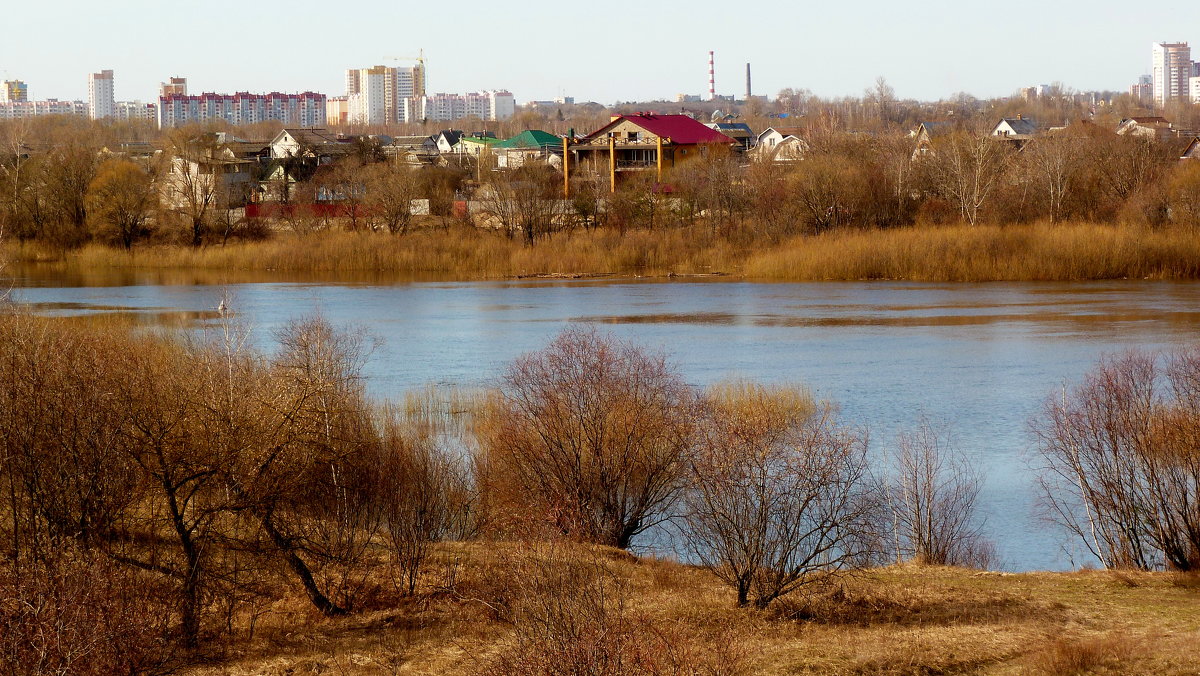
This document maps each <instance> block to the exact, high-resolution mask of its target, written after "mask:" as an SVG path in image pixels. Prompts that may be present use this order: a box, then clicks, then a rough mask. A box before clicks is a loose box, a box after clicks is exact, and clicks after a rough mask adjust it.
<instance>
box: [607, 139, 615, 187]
mask: <svg viewBox="0 0 1200 676" xmlns="http://www.w3.org/2000/svg"><path fill="white" fill-rule="evenodd" d="M608 191H609V192H616V191H617V139H616V138H614V137H612V136H609V137H608Z"/></svg>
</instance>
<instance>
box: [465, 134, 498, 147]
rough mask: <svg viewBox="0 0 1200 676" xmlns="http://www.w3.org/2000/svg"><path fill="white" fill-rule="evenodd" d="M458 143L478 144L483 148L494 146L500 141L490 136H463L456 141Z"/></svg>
mask: <svg viewBox="0 0 1200 676" xmlns="http://www.w3.org/2000/svg"><path fill="white" fill-rule="evenodd" d="M458 142H459V143H478V144H480V145H485V146H494V145H499V144H500V143H501V141H500V139H498V138H493V137H491V136H464V137H462V138H461V139H459V141H458Z"/></svg>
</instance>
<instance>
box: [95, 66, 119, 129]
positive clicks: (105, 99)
mask: <svg viewBox="0 0 1200 676" xmlns="http://www.w3.org/2000/svg"><path fill="white" fill-rule="evenodd" d="M116 112H117V100H116V98H115V96H114V94H113V72H112V71H111V70H102V71H100V72H99V73H90V74H88V115H90V116H91V118H92V119H93V120H100V119H104V118H107V117H113V116H114V115H115V114H116Z"/></svg>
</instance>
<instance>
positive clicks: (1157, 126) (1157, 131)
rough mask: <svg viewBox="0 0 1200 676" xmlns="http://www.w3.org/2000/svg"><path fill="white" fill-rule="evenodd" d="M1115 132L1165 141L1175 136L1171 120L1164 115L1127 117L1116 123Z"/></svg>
mask: <svg viewBox="0 0 1200 676" xmlns="http://www.w3.org/2000/svg"><path fill="white" fill-rule="evenodd" d="M1117 134H1119V135H1121V136H1136V137H1139V138H1149V139H1153V140H1155V141H1166V140H1167V139H1170V138H1173V137H1174V136H1175V132H1174V130H1172V128H1171V122H1170V121H1169V120H1167V118H1165V117H1158V116H1145V117H1128V118H1125V119H1124V120H1121V122H1120V123H1118V124H1117Z"/></svg>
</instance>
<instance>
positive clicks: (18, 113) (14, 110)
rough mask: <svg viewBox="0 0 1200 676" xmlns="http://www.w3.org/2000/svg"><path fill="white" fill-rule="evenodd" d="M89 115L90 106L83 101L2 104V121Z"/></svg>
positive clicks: (56, 100)
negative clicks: (51, 116) (50, 116)
mask: <svg viewBox="0 0 1200 676" xmlns="http://www.w3.org/2000/svg"><path fill="white" fill-rule="evenodd" d="M87 114H88V104H87V103H85V102H83V101H59V100H58V99H47V100H45V101H2V102H0V120H19V119H22V118H26V117H40V116H42V115H79V116H80V117H83V116H86V115H87Z"/></svg>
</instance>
